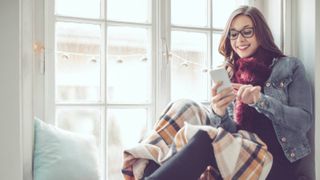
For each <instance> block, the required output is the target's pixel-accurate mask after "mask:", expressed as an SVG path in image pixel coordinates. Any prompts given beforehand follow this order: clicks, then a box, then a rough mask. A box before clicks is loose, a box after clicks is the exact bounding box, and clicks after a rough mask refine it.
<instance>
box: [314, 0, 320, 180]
mask: <svg viewBox="0 0 320 180" xmlns="http://www.w3.org/2000/svg"><path fill="white" fill-rule="evenodd" d="M315 3H316V5H315V7H316V16H315V17H316V19H315V22H316V38H315V39H316V41H315V42H316V57H315V66H314V68H315V92H318V93H315V99H316V102H315V110H316V115H315V129H316V132H315V142H316V144H315V158H316V160H315V169H316V179H320V112H319V109H320V94H319V92H320V1H316V2H315Z"/></svg>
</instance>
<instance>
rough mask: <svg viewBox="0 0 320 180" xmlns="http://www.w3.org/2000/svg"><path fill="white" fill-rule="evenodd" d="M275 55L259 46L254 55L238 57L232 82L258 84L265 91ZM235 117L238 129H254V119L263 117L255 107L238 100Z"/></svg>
mask: <svg viewBox="0 0 320 180" xmlns="http://www.w3.org/2000/svg"><path fill="white" fill-rule="evenodd" d="M274 57H276V55H275V54H274V53H270V52H268V51H267V50H265V49H263V48H259V49H258V50H257V51H256V52H255V53H254V54H253V56H252V57H248V58H239V59H237V60H236V61H235V66H234V72H235V73H234V76H233V78H232V82H234V83H240V84H251V85H253V86H257V85H258V86H260V87H261V88H262V92H263V86H264V84H265V82H266V81H267V80H268V78H269V76H270V74H271V68H269V66H270V65H271V63H272V60H273V58H274ZM234 117H235V121H236V123H237V126H238V129H244V130H248V131H252V130H253V124H254V123H253V122H254V120H255V119H258V118H261V114H259V112H258V111H257V110H256V109H255V108H253V107H250V106H248V105H247V104H244V103H242V102H241V101H239V100H236V102H235V110H234Z"/></svg>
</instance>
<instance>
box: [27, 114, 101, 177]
mask: <svg viewBox="0 0 320 180" xmlns="http://www.w3.org/2000/svg"><path fill="white" fill-rule="evenodd" d="M34 136H35V138H34V140H35V142H34V143H35V145H34V154H33V160H34V164H33V175H34V180H98V179H99V178H100V172H99V169H100V168H99V163H98V162H99V161H98V150H97V146H96V143H95V139H94V137H93V136H83V135H80V134H75V133H72V132H68V131H65V130H62V129H59V128H57V127H55V126H52V125H50V124H46V123H44V122H43V121H41V120H39V119H35V135H34Z"/></svg>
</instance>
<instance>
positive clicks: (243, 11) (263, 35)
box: [219, 6, 284, 77]
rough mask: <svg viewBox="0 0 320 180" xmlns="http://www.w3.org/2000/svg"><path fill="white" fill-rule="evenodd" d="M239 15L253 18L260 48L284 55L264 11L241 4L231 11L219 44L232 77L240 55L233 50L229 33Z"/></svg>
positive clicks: (220, 51) (277, 54)
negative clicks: (274, 37)
mask: <svg viewBox="0 0 320 180" xmlns="http://www.w3.org/2000/svg"><path fill="white" fill-rule="evenodd" d="M239 15H245V16H248V17H250V19H251V20H252V22H253V25H254V30H255V36H256V38H257V41H258V43H259V44H260V46H259V48H263V49H264V50H266V51H268V52H270V53H272V54H275V55H276V56H278V57H280V56H284V55H283V53H282V51H281V50H280V49H279V48H278V47H277V45H276V44H275V43H274V39H273V36H272V33H271V30H270V28H269V26H268V24H267V22H266V20H265V18H264V16H263V15H262V13H261V12H260V11H259V10H258V9H257V8H255V7H252V6H241V7H239V8H238V9H236V10H235V11H233V12H232V13H231V15H230V17H229V20H228V22H227V24H226V27H225V28H224V31H223V34H222V37H221V40H220V44H219V53H220V54H222V55H223V56H224V57H225V60H226V69H227V70H228V72H229V76H230V77H232V76H233V65H234V62H235V60H236V59H238V58H239V56H238V55H237V54H236V53H235V52H234V51H233V49H232V47H231V43H230V39H229V38H228V33H229V30H230V26H231V23H232V21H233V19H234V18H235V17H237V16H239Z"/></svg>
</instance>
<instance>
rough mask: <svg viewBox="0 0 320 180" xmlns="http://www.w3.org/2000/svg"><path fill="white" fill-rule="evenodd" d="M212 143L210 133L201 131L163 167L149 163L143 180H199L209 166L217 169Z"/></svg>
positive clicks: (152, 162)
mask: <svg viewBox="0 0 320 180" xmlns="http://www.w3.org/2000/svg"><path fill="white" fill-rule="evenodd" d="M211 143H212V139H210V137H209V135H208V133H207V132H205V131H202V130H199V131H198V132H197V133H196V134H195V135H194V136H193V137H192V138H191V139H190V141H189V142H188V144H187V145H185V147H183V149H182V150H181V151H179V152H178V153H176V154H175V155H174V156H173V157H171V158H170V159H169V160H168V161H167V162H165V163H164V164H163V165H162V166H159V165H158V164H157V163H155V162H154V161H149V164H148V165H147V167H146V169H145V171H144V177H143V179H144V180H153V179H156V180H170V179H176V180H178V179H184V180H197V179H198V178H199V177H200V175H201V174H202V173H203V172H204V171H205V169H206V168H207V166H209V165H211V166H213V167H214V168H215V169H217V163H216V161H215V158H214V154H213V148H212V145H211ZM221 179H222V178H221Z"/></svg>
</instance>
